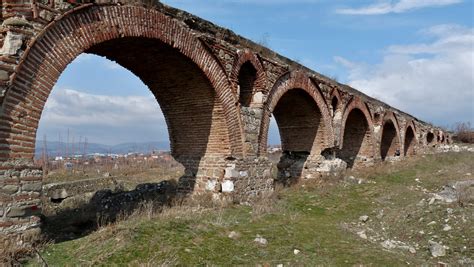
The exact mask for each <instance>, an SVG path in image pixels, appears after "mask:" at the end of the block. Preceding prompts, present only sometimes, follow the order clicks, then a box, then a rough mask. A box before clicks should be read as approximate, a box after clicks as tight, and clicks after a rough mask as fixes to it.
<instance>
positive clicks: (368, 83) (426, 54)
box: [335, 25, 474, 126]
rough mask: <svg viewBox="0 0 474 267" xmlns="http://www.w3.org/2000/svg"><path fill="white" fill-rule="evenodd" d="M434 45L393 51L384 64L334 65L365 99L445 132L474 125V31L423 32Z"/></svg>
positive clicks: (449, 28) (439, 29) (440, 29)
mask: <svg viewBox="0 0 474 267" xmlns="http://www.w3.org/2000/svg"><path fill="white" fill-rule="evenodd" d="M423 33H424V34H428V35H431V36H432V37H434V40H433V41H432V42H430V43H418V44H411V45H393V46H390V47H388V48H387V49H386V51H385V56H384V58H383V60H382V62H381V63H378V64H373V65H370V64H365V63H356V62H351V61H349V60H347V59H343V58H341V57H337V58H335V61H336V62H338V63H339V64H340V65H342V66H344V67H346V68H347V69H348V70H349V72H350V75H349V81H350V82H349V84H350V85H351V86H353V87H355V88H357V89H359V90H361V91H363V92H364V93H366V94H368V95H370V96H373V97H375V98H378V99H380V100H382V101H384V102H387V103H388V104H390V105H392V106H394V107H396V108H399V109H401V110H403V111H407V112H409V113H411V114H413V115H415V116H417V117H419V118H420V119H423V120H427V121H432V122H434V123H436V124H439V125H442V126H445V125H451V124H453V123H455V122H457V121H471V123H472V122H474V104H473V103H474V29H472V28H464V27H461V26H459V25H440V26H436V27H432V28H430V29H427V30H425V31H423Z"/></svg>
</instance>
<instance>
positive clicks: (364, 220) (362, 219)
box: [359, 215, 369, 223]
mask: <svg viewBox="0 0 474 267" xmlns="http://www.w3.org/2000/svg"><path fill="white" fill-rule="evenodd" d="M368 220H369V216H367V215H362V216H360V217H359V221H360V222H363V223H366V222H367V221H368Z"/></svg>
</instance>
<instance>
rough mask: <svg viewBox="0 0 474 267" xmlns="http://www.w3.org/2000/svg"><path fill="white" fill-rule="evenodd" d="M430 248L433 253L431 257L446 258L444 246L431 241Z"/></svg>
mask: <svg viewBox="0 0 474 267" xmlns="http://www.w3.org/2000/svg"><path fill="white" fill-rule="evenodd" d="M428 243H429V248H430V252H431V256H433V257H435V258H436V257H443V256H446V249H445V248H444V246H443V245H441V244H439V243H436V242H434V241H429V242H428Z"/></svg>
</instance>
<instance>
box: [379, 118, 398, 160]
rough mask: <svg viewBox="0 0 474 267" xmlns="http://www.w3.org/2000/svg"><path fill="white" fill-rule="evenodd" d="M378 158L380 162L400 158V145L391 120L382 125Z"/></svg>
mask: <svg viewBox="0 0 474 267" xmlns="http://www.w3.org/2000/svg"><path fill="white" fill-rule="evenodd" d="M380 156H381V157H382V160H385V159H387V158H391V157H398V156H400V143H399V141H398V135H397V130H396V128H395V125H394V124H393V122H392V121H391V120H388V121H386V122H385V123H384V125H383V131H382V140H381V143H380Z"/></svg>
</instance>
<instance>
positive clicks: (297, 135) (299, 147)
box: [273, 89, 324, 183]
mask: <svg viewBox="0 0 474 267" xmlns="http://www.w3.org/2000/svg"><path fill="white" fill-rule="evenodd" d="M273 115H274V117H275V121H276V124H277V126H278V131H279V133H280V137H281V149H282V156H281V158H280V162H279V163H278V178H279V179H280V180H282V181H284V182H285V183H293V182H295V181H297V179H298V178H300V177H301V175H302V172H303V168H304V165H305V162H306V160H307V159H308V157H309V156H310V155H311V154H314V155H319V154H320V153H321V149H322V147H323V146H324V129H323V128H324V127H322V124H321V123H322V115H321V111H320V109H319V107H318V105H317V104H316V102H315V101H314V99H313V98H312V97H311V96H310V95H309V94H308V93H307V92H306V91H304V90H302V89H292V90H289V91H287V92H286V93H285V94H284V95H283V96H282V97H281V98H280V99H279V101H278V103H277V104H276V106H275V108H274V110H273Z"/></svg>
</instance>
